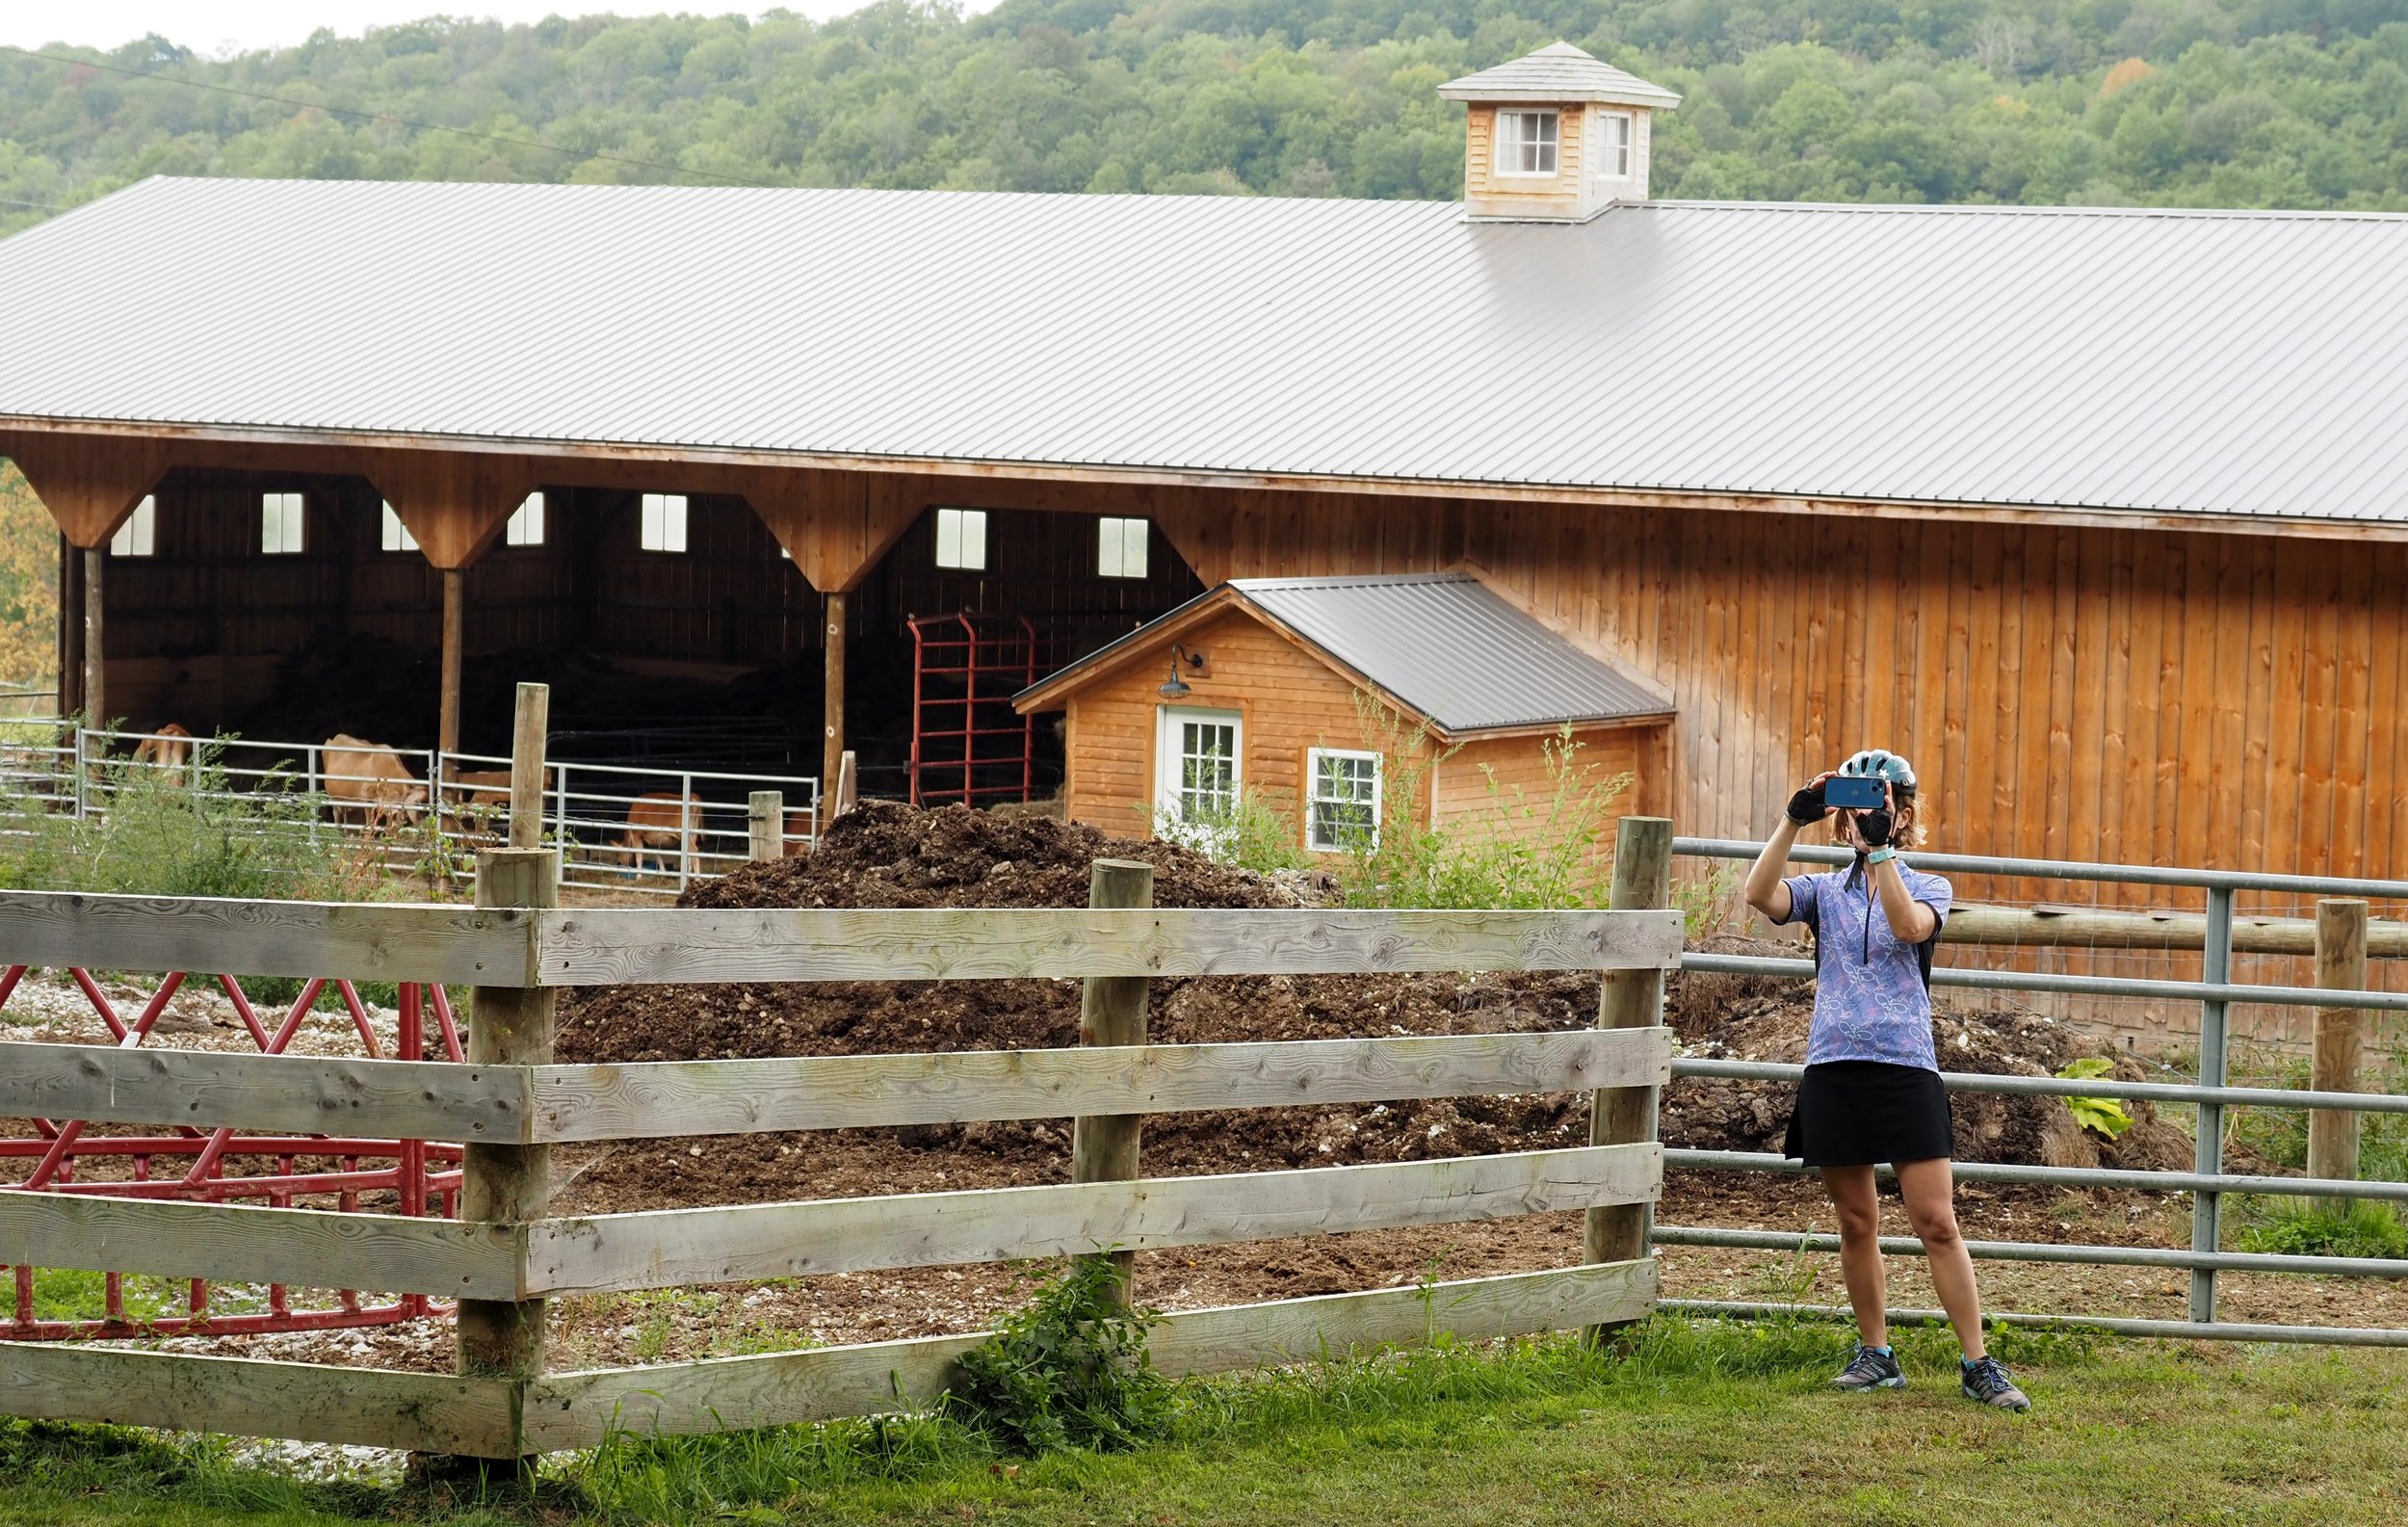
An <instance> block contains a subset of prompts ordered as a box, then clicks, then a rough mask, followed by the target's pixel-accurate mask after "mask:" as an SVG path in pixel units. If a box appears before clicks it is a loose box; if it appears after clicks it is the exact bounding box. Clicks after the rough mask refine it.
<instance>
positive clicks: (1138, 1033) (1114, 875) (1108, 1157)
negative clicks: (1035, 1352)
mask: <svg viewBox="0 0 2408 1527" xmlns="http://www.w3.org/2000/svg"><path fill="white" fill-rule="evenodd" d="M1086 904H1087V905H1088V906H1089V907H1095V908H1107V907H1151V906H1153V905H1154V866H1153V865H1151V864H1147V863H1144V862H1142V861H1140V860H1136V859H1097V860H1096V861H1095V864H1094V867H1093V868H1092V869H1091V870H1090V871H1089V872H1088V880H1087V894H1086ZM1151 986H1152V983H1151V982H1149V981H1148V980H1147V979H1146V978H1145V977H1143V976H1088V977H1086V984H1085V986H1084V987H1082V988H1081V991H1080V996H1079V1042H1080V1043H1081V1044H1143V1043H1144V1042H1145V999H1146V993H1147V990H1148V988H1149V987H1151ZM1144 1122H1145V1116H1144V1115H1142V1114H1090V1115H1085V1116H1082V1117H1081V1118H1079V1119H1075V1120H1073V1121H1072V1123H1071V1130H1070V1180H1071V1181H1073V1182H1127V1181H1129V1180H1131V1179H1133V1178H1135V1177H1136V1176H1137V1175H1138V1145H1139V1128H1140V1126H1142V1125H1143V1123H1144ZM1111 1254H1112V1261H1113V1262H1114V1263H1115V1264H1117V1265H1118V1266H1119V1268H1120V1298H1121V1301H1122V1303H1127V1302H1128V1299H1129V1289H1130V1283H1131V1279H1132V1278H1133V1277H1135V1276H1136V1273H1137V1252H1136V1251H1114V1252H1112V1253H1111Z"/></svg>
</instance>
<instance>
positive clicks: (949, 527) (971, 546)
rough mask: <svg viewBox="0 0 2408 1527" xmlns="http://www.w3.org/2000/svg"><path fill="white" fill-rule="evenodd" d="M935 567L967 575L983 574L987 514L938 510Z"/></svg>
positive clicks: (984, 567)
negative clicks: (955, 570) (966, 573)
mask: <svg viewBox="0 0 2408 1527" xmlns="http://www.w3.org/2000/svg"><path fill="white" fill-rule="evenodd" d="M936 565H937V566H940V567H959V568H961V569H962V570H964V571H966V572H984V571H985V570H986V511H985V510H982V509H940V510H938V511H937V512H936Z"/></svg>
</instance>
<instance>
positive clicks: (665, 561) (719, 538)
mask: <svg viewBox="0 0 2408 1527" xmlns="http://www.w3.org/2000/svg"><path fill="white" fill-rule="evenodd" d="M550 517H551V518H553V519H554V520H556V521H558V522H559V523H561V524H562V525H563V529H565V530H566V531H567V533H568V534H570V535H572V536H575V537H578V538H581V539H582V540H584V541H585V542H586V549H585V550H584V553H583V559H582V562H581V566H580V568H579V575H578V577H577V579H576V582H577V584H578V586H579V588H580V590H581V592H582V595H583V597H584V598H585V599H586V600H588V601H589V609H588V610H586V611H581V612H580V615H579V619H580V623H581V627H582V629H581V630H580V631H579V632H577V633H576V634H575V635H574V636H573V637H572V640H576V641H578V642H579V643H580V645H589V646H590V647H592V648H593V649H594V650H597V651H601V652H607V653H610V654H612V655H615V656H621V657H640V658H650V659H656V660H663V661H669V662H682V663H694V664H702V665H708V666H713V667H726V668H763V667H770V666H773V665H776V664H779V663H783V662H785V661H787V660H788V659H789V658H791V657H793V656H795V655H796V654H798V653H801V652H804V651H816V650H818V649H819V646H820V624H821V614H820V610H821V601H820V599H819V597H818V596H817V595H816V594H814V593H812V592H811V589H810V586H809V585H808V584H807V583H805V582H804V581H803V577H802V575H801V574H800V573H799V572H798V571H796V569H795V566H794V564H792V563H791V562H788V561H786V560H785V559H783V558H782V557H780V556H779V554H778V545H777V539H776V538H775V537H773V536H772V535H771V534H770V531H769V527H768V526H766V525H764V524H763V523H762V522H761V516H760V515H758V514H756V513H753V512H752V508H751V506H750V505H749V504H747V503H746V502H745V500H743V499H742V498H738V497H735V496H733V495H730V494H717V493H694V494H689V495H687V503H686V549H685V550H684V551H683V552H661V551H646V550H644V549H643V545H642V526H643V516H642V496H641V494H638V493H633V492H615V491H612V490H609V489H603V488H580V489H576V490H574V491H572V492H568V493H563V495H562V503H561V506H560V509H558V510H556V511H555V513H553V515H551V516H550Z"/></svg>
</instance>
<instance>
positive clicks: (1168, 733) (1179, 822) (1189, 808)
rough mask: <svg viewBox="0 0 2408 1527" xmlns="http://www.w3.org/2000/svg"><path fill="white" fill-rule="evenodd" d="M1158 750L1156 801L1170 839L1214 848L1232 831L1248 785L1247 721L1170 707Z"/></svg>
mask: <svg viewBox="0 0 2408 1527" xmlns="http://www.w3.org/2000/svg"><path fill="white" fill-rule="evenodd" d="M1160 715H1161V721H1160V730H1159V732H1158V733H1157V735H1156V738H1155V746H1154V759H1155V764H1154V776H1155V781H1154V782H1155V794H1154V799H1155V802H1156V804H1157V808H1158V815H1159V816H1160V818H1161V825H1162V828H1163V829H1164V833H1165V836H1168V837H1171V838H1173V839H1175V840H1177V841H1180V842H1183V843H1186V844H1188V845H1189V846H1190V847H1191V848H1202V847H1209V846H1210V845H1211V844H1212V843H1213V842H1214V841H1215V840H1216V839H1217V838H1219V837H1220V836H1221V835H1222V834H1224V833H1226V832H1227V831H1228V830H1229V822H1230V819H1231V818H1232V817H1233V816H1235V815H1236V814H1237V809H1238V792H1239V790H1240V789H1241V788H1242V787H1243V778H1242V774H1241V769H1240V765H1239V757H1240V754H1239V742H1240V740H1241V737H1242V735H1243V718H1242V717H1241V716H1240V715H1239V714H1238V712H1236V711H1233V710H1190V709H1188V708H1186V707H1185V706H1178V705H1165V706H1163V707H1162V710H1161V712H1160Z"/></svg>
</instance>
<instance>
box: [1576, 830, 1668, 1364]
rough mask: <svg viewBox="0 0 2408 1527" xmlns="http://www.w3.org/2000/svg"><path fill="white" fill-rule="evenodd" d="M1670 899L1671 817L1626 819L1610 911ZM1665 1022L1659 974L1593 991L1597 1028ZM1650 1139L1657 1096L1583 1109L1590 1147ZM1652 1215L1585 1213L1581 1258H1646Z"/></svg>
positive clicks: (1628, 1090)
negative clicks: (1586, 1218) (1594, 993)
mask: <svg viewBox="0 0 2408 1527" xmlns="http://www.w3.org/2000/svg"><path fill="white" fill-rule="evenodd" d="M1671 894H1672V821H1671V819H1670V818H1669V817H1624V818H1623V819H1622V821H1621V823H1620V824H1619V825H1618V826H1617V827H1616V829H1615V830H1614V838H1613V889H1612V892H1611V894H1610V899H1609V901H1608V904H1607V905H1608V907H1609V908H1610V909H1611V910H1613V911H1617V912H1619V911H1636V910H1640V909H1645V908H1660V907H1663V906H1665V905H1667V904H1668V903H1669V901H1670V898H1671ZM1662 1021H1663V972H1662V971H1661V970H1610V971H1607V972H1606V975H1605V982H1604V986H1603V987H1602V989H1601V990H1600V991H1599V993H1598V1001H1597V1027H1599V1028H1601V1029H1646V1028H1654V1027H1655V1026H1656V1025H1658V1024H1660V1023H1662ZM1655 1138H1656V1090H1655V1089H1654V1088H1652V1087H1606V1088H1600V1089H1598V1091H1597V1092H1596V1093H1594V1094H1593V1095H1592V1096H1591V1098H1590V1100H1589V1105H1588V1143H1589V1144H1590V1145H1636V1144H1639V1143H1641V1142H1644V1141H1651V1140H1654V1139H1655ZM1653 1218H1654V1216H1653V1213H1652V1212H1651V1206H1650V1205H1648V1204H1644V1203H1619V1204H1610V1205H1607V1206H1606V1207H1603V1208H1594V1209H1590V1210H1589V1211H1588V1220H1587V1224H1585V1225H1584V1232H1583V1235H1582V1243H1583V1255H1584V1257H1585V1259H1586V1260H1588V1261H1591V1262H1629V1261H1635V1260H1636V1259H1637V1258H1639V1257H1643V1256H1645V1255H1647V1254H1648V1251H1647V1229H1648V1225H1649V1224H1650V1223H1651V1222H1652V1220H1653ZM1627 1324H1629V1323H1628V1322H1621V1323H1617V1324H1615V1325H1604V1326H1591V1327H1589V1328H1588V1330H1586V1331H1584V1333H1583V1334H1584V1336H1585V1337H1586V1338H1587V1339H1588V1340H1590V1341H1596V1340H1598V1339H1600V1338H1602V1337H1604V1336H1606V1335H1608V1334H1609V1333H1610V1332H1612V1331H1614V1330H1618V1329H1620V1326H1621V1325H1627Z"/></svg>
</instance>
